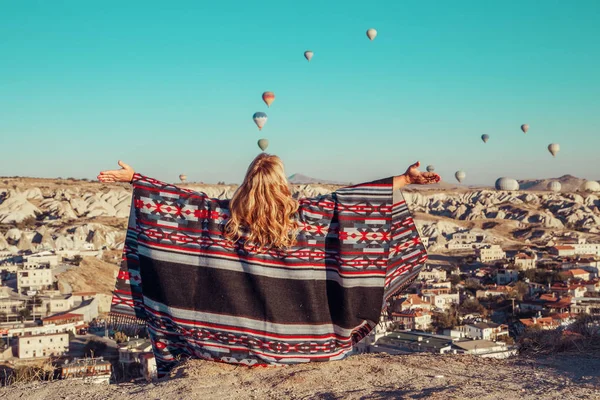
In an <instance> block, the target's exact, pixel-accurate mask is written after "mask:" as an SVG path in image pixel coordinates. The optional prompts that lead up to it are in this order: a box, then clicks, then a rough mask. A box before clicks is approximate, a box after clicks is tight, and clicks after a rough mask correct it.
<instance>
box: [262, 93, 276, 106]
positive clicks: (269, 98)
mask: <svg viewBox="0 0 600 400" xmlns="http://www.w3.org/2000/svg"><path fill="white" fill-rule="evenodd" d="M262 99H263V101H264V102H265V104H266V105H267V107H271V103H272V102H273V101H274V100H275V93H273V92H264V93H263V95H262Z"/></svg>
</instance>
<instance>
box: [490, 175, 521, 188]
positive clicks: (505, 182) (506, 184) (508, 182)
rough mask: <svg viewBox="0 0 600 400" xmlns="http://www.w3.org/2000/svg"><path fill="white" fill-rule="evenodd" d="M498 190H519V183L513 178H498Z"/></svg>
mask: <svg viewBox="0 0 600 400" xmlns="http://www.w3.org/2000/svg"><path fill="white" fill-rule="evenodd" d="M494 186H496V190H507V191H515V190H519V182H517V181H516V180H514V179H512V178H504V177H503V178H498V179H497V180H496V184H495V185H494Z"/></svg>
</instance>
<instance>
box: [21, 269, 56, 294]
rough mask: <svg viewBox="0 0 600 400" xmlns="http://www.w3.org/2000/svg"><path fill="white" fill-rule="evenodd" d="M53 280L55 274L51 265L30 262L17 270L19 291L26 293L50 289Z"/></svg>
mask: <svg viewBox="0 0 600 400" xmlns="http://www.w3.org/2000/svg"><path fill="white" fill-rule="evenodd" d="M53 280H54V274H53V273H52V269H51V268H50V266H49V265H34V264H29V265H28V266H27V267H25V266H23V267H21V268H19V269H18V270H17V291H18V292H19V293H25V292H28V291H41V290H46V289H50V288H51V287H52V283H53Z"/></svg>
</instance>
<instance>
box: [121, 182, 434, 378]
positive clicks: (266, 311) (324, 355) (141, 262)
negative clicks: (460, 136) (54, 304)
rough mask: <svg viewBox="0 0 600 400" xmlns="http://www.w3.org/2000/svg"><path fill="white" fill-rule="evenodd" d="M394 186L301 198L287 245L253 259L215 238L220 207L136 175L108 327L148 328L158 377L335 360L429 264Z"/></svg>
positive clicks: (223, 217) (222, 214)
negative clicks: (212, 366) (199, 365)
mask: <svg viewBox="0 0 600 400" xmlns="http://www.w3.org/2000/svg"><path fill="white" fill-rule="evenodd" d="M392 181H393V179H392V178H387V179H382V180H379V181H374V182H369V183H364V184H360V185H355V186H351V187H346V188H341V189H338V190H337V191H335V192H333V193H330V194H327V195H323V196H320V197H317V198H311V199H301V200H299V202H300V209H299V211H298V221H299V222H300V227H301V232H300V233H299V236H298V243H297V245H296V246H294V247H292V248H289V249H287V250H274V251H269V252H267V253H262V254H255V253H252V252H248V251H245V250H244V248H243V246H240V245H235V244H232V243H229V242H228V241H227V240H226V239H225V238H224V236H223V230H224V224H225V223H226V222H227V218H228V217H229V211H228V203H229V201H228V200H218V199H211V198H208V197H207V196H206V195H205V194H204V193H200V192H194V191H191V190H187V189H182V188H178V187H176V186H173V185H170V184H166V183H163V182H159V181H157V180H155V179H151V178H148V177H146V176H143V175H140V174H136V175H135V176H134V181H133V200H132V208H131V215H130V218H129V226H128V230H127V238H126V242H125V247H124V250H123V261H122V263H121V269H120V271H119V274H118V278H117V283H116V288H115V291H114V297H113V300H112V308H111V317H112V320H113V321H120V322H121V323H123V322H127V321H129V322H130V323H132V324H136V323H139V322H143V323H144V324H146V326H147V330H148V333H149V336H150V339H151V341H152V346H153V350H154V354H155V356H156V361H157V366H158V369H159V375H162V374H164V373H166V372H167V371H168V370H169V369H170V368H171V367H172V366H174V364H175V363H176V362H177V361H178V360H179V359H180V358H181V357H198V358H203V359H208V360H215V361H222V362H227V363H238V364H245V365H250V366H254V365H283V364H292V363H300V362H308V361H328V360H338V359H341V358H344V357H345V356H347V355H348V354H349V353H350V352H351V351H352V347H353V344H355V343H358V342H359V341H360V340H361V339H362V338H364V337H365V336H366V335H367V334H368V333H369V332H370V331H371V330H372V329H373V328H374V327H375V325H376V324H377V323H378V322H379V319H380V315H381V313H382V311H384V310H385V309H386V305H387V302H388V300H389V299H390V298H391V297H392V296H394V295H397V294H399V293H400V292H401V291H402V290H404V289H405V288H406V287H407V286H408V285H410V284H411V283H412V282H413V281H414V280H415V279H416V277H417V275H418V274H419V271H420V270H421V268H422V266H423V263H424V262H425V260H426V258H427V256H426V251H425V248H424V246H423V245H422V243H421V241H420V239H419V236H418V233H417V230H416V228H415V225H414V222H413V220H412V218H411V216H410V213H409V211H408V208H407V206H406V203H405V201H404V200H403V198H402V194H401V193H400V191H395V192H394V191H393V190H392Z"/></svg>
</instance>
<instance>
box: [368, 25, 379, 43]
mask: <svg viewBox="0 0 600 400" xmlns="http://www.w3.org/2000/svg"><path fill="white" fill-rule="evenodd" d="M376 36H377V31H376V30H375V29H373V28H371V29H369V30H368V31H367V37H368V38H369V39H371V40H373V39H375V37H376Z"/></svg>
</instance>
